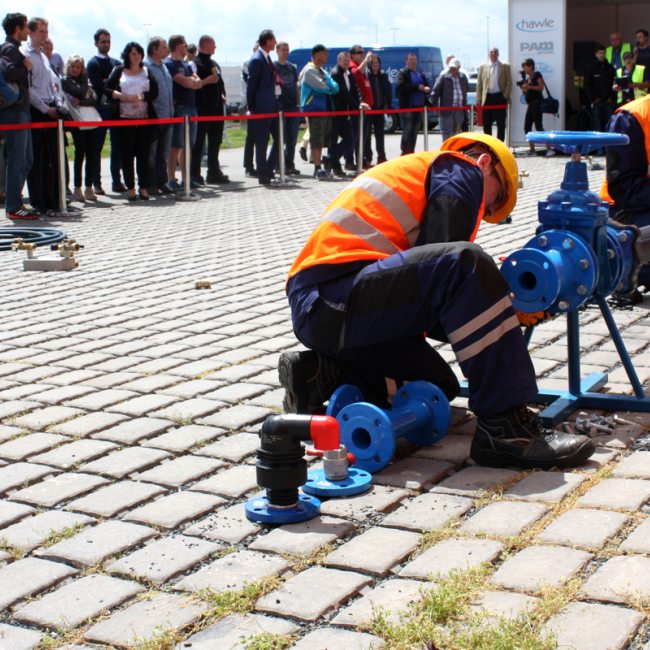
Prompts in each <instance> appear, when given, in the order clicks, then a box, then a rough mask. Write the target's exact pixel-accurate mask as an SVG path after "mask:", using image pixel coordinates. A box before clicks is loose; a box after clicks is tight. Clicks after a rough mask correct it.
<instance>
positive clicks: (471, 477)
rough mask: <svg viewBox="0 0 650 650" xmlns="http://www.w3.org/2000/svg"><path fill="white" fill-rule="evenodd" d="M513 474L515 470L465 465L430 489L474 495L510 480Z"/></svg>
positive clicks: (514, 474)
mask: <svg viewBox="0 0 650 650" xmlns="http://www.w3.org/2000/svg"><path fill="white" fill-rule="evenodd" d="M513 476H517V472H513V471H512V470H509V469H495V468H493V467H480V466H478V465H475V466H473V467H466V468H465V469H463V470H461V471H460V472H458V473H457V474H454V475H453V476H450V477H449V478H446V479H445V480H444V481H443V482H442V483H440V485H436V487H434V488H433V489H432V490H431V491H432V492H441V493H446V494H456V495H458V496H461V497H476V496H479V495H480V494H481V493H482V492H485V491H487V490H490V489H492V488H493V487H494V486H496V485H499V484H501V483H504V482H505V481H508V480H510V479H511V478H512V477H513Z"/></svg>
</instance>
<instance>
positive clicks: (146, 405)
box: [106, 393, 178, 418]
mask: <svg viewBox="0 0 650 650" xmlns="http://www.w3.org/2000/svg"><path fill="white" fill-rule="evenodd" d="M136 395H137V393H136ZM176 402H178V397H172V396H171V395H155V394H154V395H141V396H140V397H136V398H134V399H131V400H129V401H127V402H122V403H121V404H115V406H109V407H108V408H107V409H106V410H107V411H110V412H112V413H123V414H124V415H128V416H130V417H132V418H141V417H142V416H143V415H147V413H152V412H153V411H157V410H158V409H161V408H165V406H169V405H170V404H174V403H176Z"/></svg>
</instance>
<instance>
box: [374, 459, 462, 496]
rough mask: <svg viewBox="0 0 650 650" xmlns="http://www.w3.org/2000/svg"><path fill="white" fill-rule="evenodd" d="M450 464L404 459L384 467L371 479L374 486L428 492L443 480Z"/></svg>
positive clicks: (437, 461)
mask: <svg viewBox="0 0 650 650" xmlns="http://www.w3.org/2000/svg"><path fill="white" fill-rule="evenodd" d="M452 467H453V465H452V464H451V463H445V462H443V461H441V460H428V459H426V458H404V459H402V460H398V461H397V462H396V463H393V464H391V465H388V467H384V469H382V470H381V471H379V472H377V474H375V475H374V476H373V477H372V482H373V483H374V484H375V485H387V486H392V487H401V488H407V489H411V490H428V489H430V488H431V486H432V485H433V484H434V483H437V482H438V481H439V480H441V479H442V478H444V477H445V476H446V474H447V470H449V469H451V468H452Z"/></svg>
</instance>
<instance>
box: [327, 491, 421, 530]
mask: <svg viewBox="0 0 650 650" xmlns="http://www.w3.org/2000/svg"><path fill="white" fill-rule="evenodd" d="M407 496H409V493H408V492H407V491H406V490H396V489H394V488H386V487H383V486H381V485H373V486H372V487H371V488H370V489H369V490H368V491H367V492H364V493H363V494H358V495H356V496H352V497H343V498H341V499H330V500H329V501H324V502H323V503H322V504H321V508H320V511H321V514H323V515H331V516H332V517H343V518H345V519H354V520H355V521H365V520H366V519H369V518H371V517H374V516H375V515H377V514H378V513H383V512H390V511H391V510H393V509H394V508H396V507H397V506H398V505H399V503H400V502H401V501H402V500H403V499H405V498H406V497H407ZM397 528H400V526H397Z"/></svg>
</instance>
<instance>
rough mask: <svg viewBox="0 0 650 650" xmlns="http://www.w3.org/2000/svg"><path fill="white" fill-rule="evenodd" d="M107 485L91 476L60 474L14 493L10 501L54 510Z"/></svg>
mask: <svg viewBox="0 0 650 650" xmlns="http://www.w3.org/2000/svg"><path fill="white" fill-rule="evenodd" d="M107 483H108V481H107V480H106V479H105V478H101V477H99V476H92V475H90V474H72V473H66V474H59V475H58V476H54V477H52V478H48V479H46V480H45V481H42V482H41V483H38V484H37V485H33V486H31V487H28V488H25V489H23V490H18V492H14V493H13V494H12V495H11V497H10V499H11V500H12V501H22V502H23V503H31V504H32V505H35V506H43V507H46V508H53V507H54V506H56V505H57V504H59V503H63V502H65V501H69V500H70V499H74V498H75V497H79V496H81V495H82V494H85V493H86V492H90V491H91V490H94V489H95V488H98V487H100V486H101V485H106V484H107Z"/></svg>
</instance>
